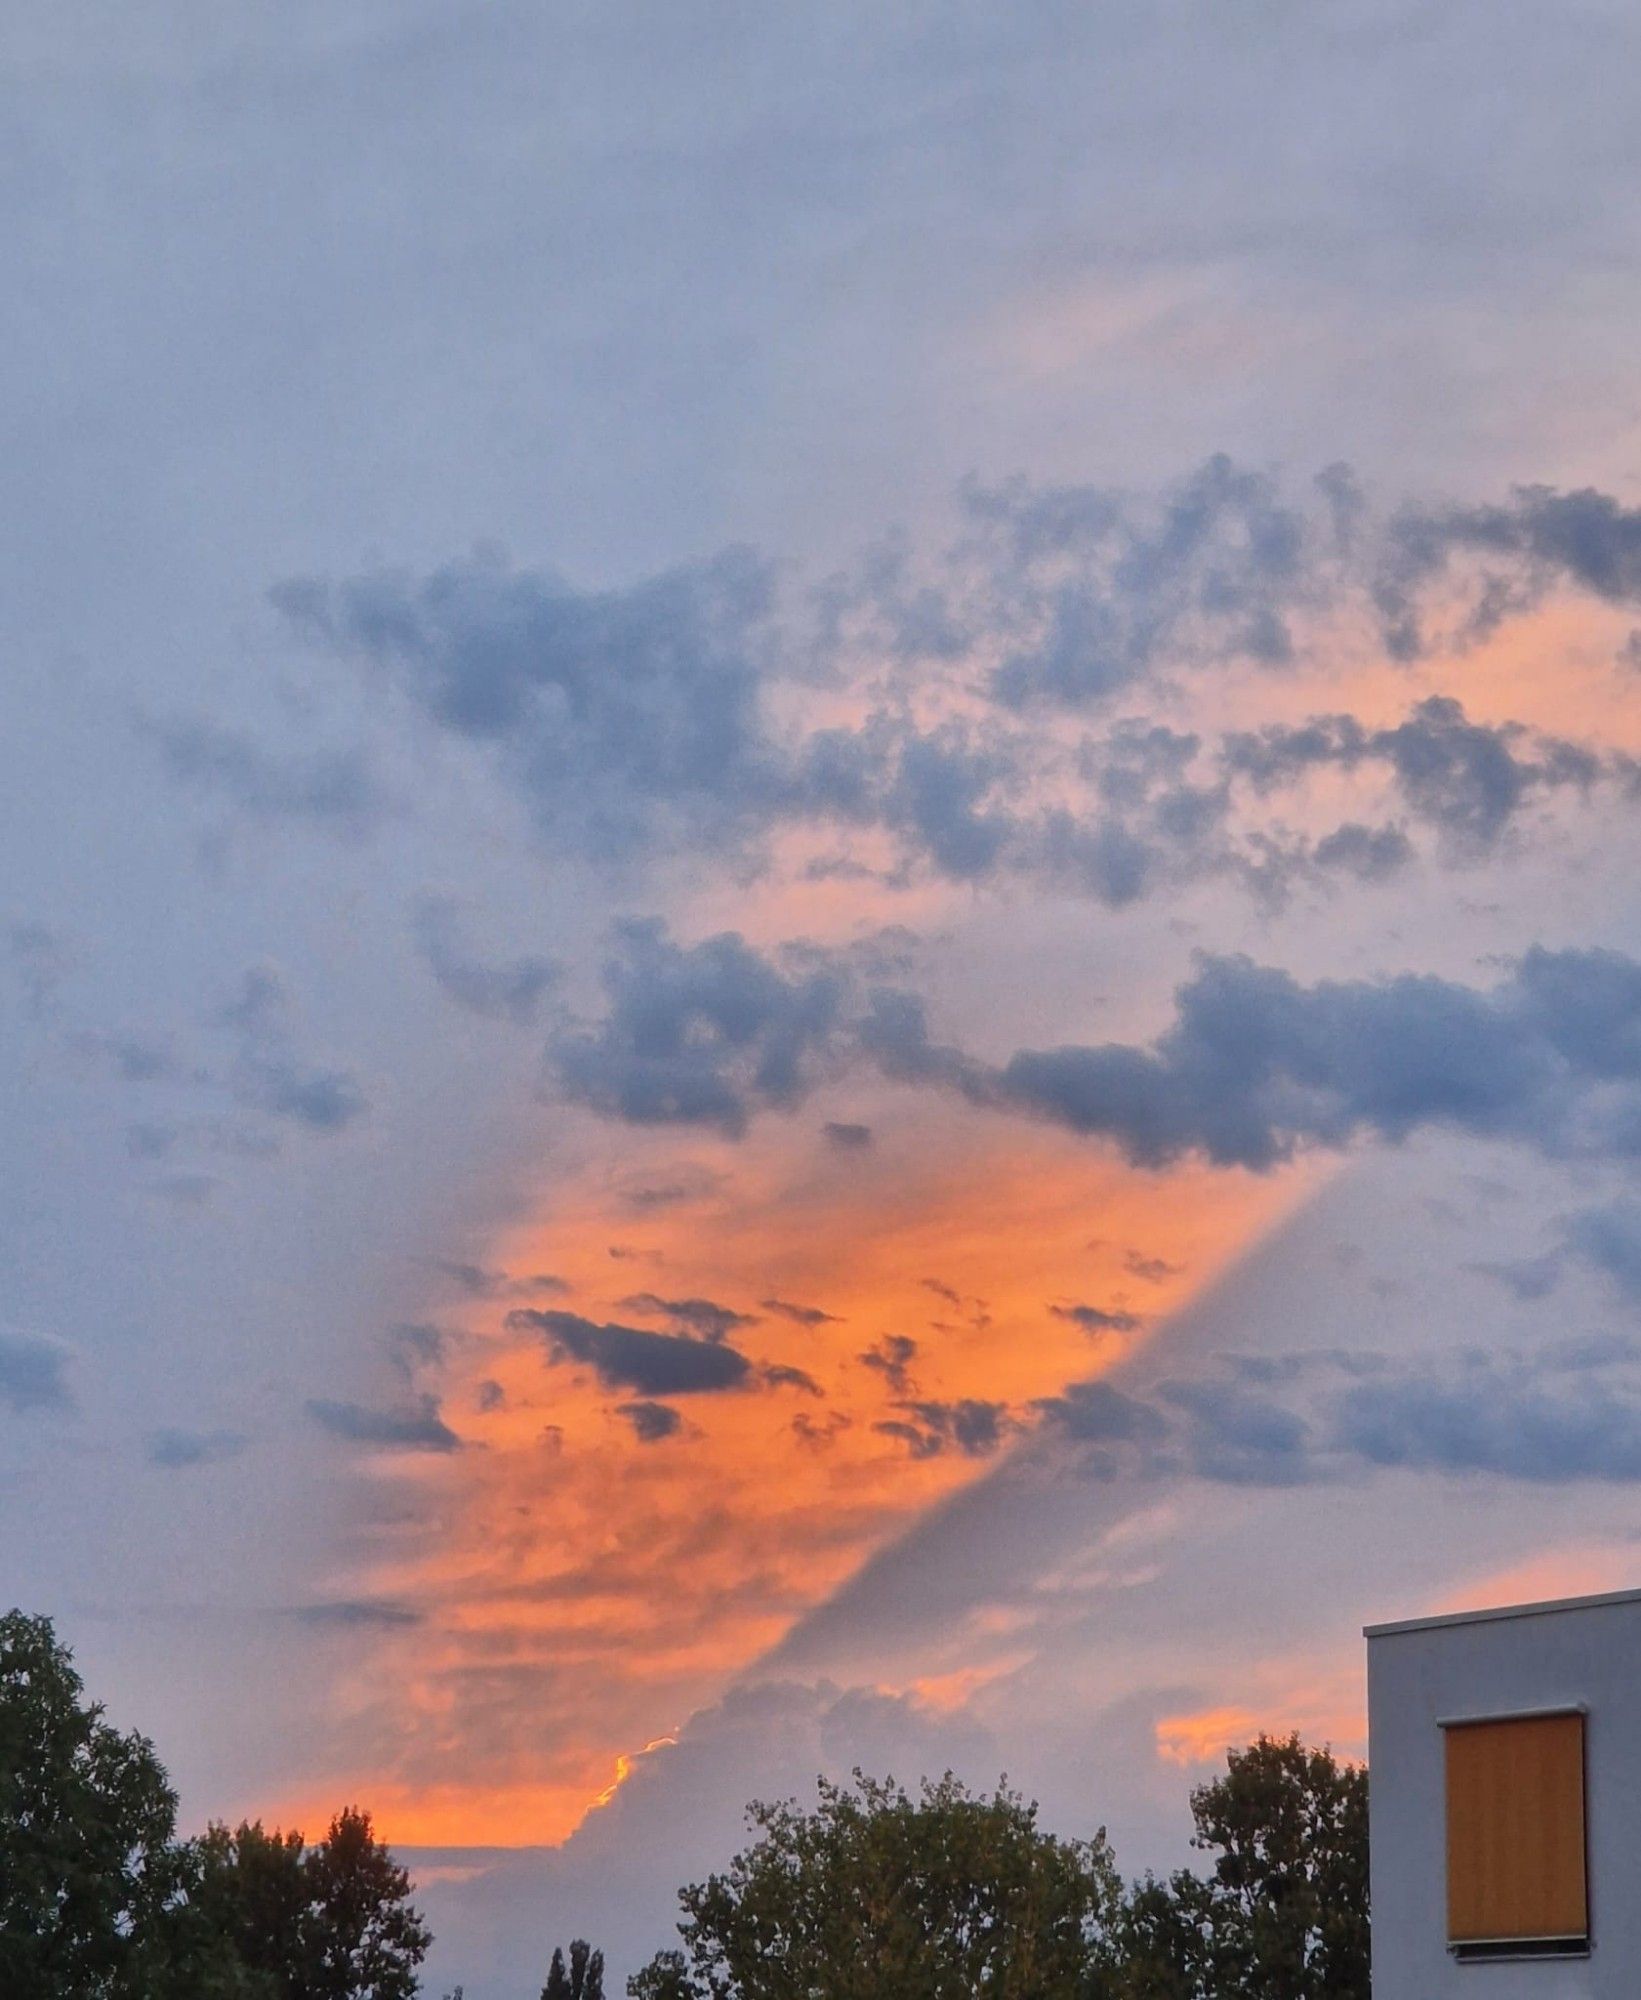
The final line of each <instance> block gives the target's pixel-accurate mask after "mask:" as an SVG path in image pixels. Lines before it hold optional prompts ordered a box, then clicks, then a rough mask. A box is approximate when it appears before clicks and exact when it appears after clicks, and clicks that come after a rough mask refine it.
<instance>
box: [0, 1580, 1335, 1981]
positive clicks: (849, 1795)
mask: <svg viewBox="0 0 1641 2000" xmlns="http://www.w3.org/2000/svg"><path fill="white" fill-rule="evenodd" d="M176 1806H177V1801H176V1795H175V1793H174V1792H173V1791H172V1789H171V1786H170V1784H169V1782H168V1780H167V1778H166V1775H165V1772H164V1770H163V1768H162V1767H161V1765H160V1762H159V1760H158V1758H157V1757H156V1756H155V1754H154V1749H153V1746H152V1745H151V1744H150V1743H149V1742H148V1740H147V1739H146V1738H145V1737H142V1736H139V1735H136V1734H130V1735H123V1734H121V1733H120V1732H119V1731H118V1730H116V1729H113V1728H112V1727H110V1726H109V1724H108V1723H107V1722H105V1721H104V1719H103V1715H102V1711H101V1708H100V1707H99V1706H98V1705H97V1704H95V1703H90V1702H87V1701H86V1700H85V1699H84V1691H83V1689H82V1686H81V1683H80V1679H79V1676H78V1675H77V1674H76V1673H75V1671H74V1668H73V1664H72V1662H71V1660H70V1659H69V1656H68V1653H67V1651H66V1649H65V1648H64V1647H63V1646H61V1645H60V1644H59V1643H58V1641H57V1639H56V1637H55V1635H54V1633H53V1631H52V1628H51V1625H50V1623H49V1622H48V1621H47V1620H46V1619H43V1618H28V1617H25V1616H24V1615H23V1614H22V1613H20V1612H11V1613H9V1614H7V1615H5V1616H4V1617H0V1995H5V1996H7V2000H11V1996H13V1995H15V1996H17V2000H36V1996H38V2000H48V1996H49V2000H410V1996H412V1995H414V1994H415V1993H416V1992H417V1990H418V1988H417V1968H418V1966H419V1965H420V1963H421V1961H422V1959H423V1957H424V1956H425V1955H426V1952H427V1949H428V1947H429V1945H430V1944H431V1942H432V1938H431V1935H430V1933H429V1932H428V1929H427V1927H426V1925H425V1924H424V1923H423V1922H422V1920H421V1917H420V1916H419V1915H418V1913H417V1912H416V1910H415V1909H414V1908H413V1907H412V1906H411V1903H410V1883H409V1878H408V1876H407V1875H406V1873H405V1871H404V1869H402V1868H401V1867H399V1866H398V1864H397V1863H396V1862H395V1861H394V1860H393V1858H392V1856H391V1854H390V1853H389V1852H388V1850H387V1848H386V1847H385V1846H384V1845H383V1844H382V1842H380V1841H379V1840H377V1839H376V1837H375V1834H374V1832H373V1831H372V1827H371V1821H370V1815H369V1814H368V1813H364V1812H358V1811H355V1810H354V1809H352V1808H349V1809H347V1810H346V1811H343V1812H341V1813H339V1814H337V1816H336V1817H335V1818H334V1819H333V1820H332V1822H331V1824H330V1828H329V1831H328V1832H327V1833H326V1835H325V1837H324V1839H323V1840H320V1841H317V1842H314V1843H312V1844H309V1843H308V1842H306V1841H304V1839H303V1837H302V1836H301V1835H300V1834H299V1833H281V1832H278V1831H274V1832H270V1831H268V1830H267V1829H266V1828H265V1827H263V1826H262V1825H261V1824H260V1823H259V1822H256V1823H247V1824H242V1825H240V1826H238V1827H235V1828H232V1829H230V1828H228V1827H226V1826H220V1825H213V1826H211V1827H209V1828H208V1829H207V1831H206V1832H205V1833H204V1834H203V1835H201V1836H199V1837H198V1838H197V1839H193V1840H178V1839H177V1837H176ZM1191 1810H1192V1814H1193V1817H1194V1819H1195V1822H1196V1834H1195V1839H1194V1842H1193V1844H1194V1846H1196V1847H1197V1848H1198V1849H1199V1850H1200V1851H1201V1853H1202V1854H1203V1855H1204V1857H1205V1859H1206V1865H1205V1866H1204V1867H1203V1868H1202V1869H1201V1870H1200V1871H1199V1870H1193V1869H1180V1870H1178V1871H1177V1872H1175V1873H1174V1874H1172V1875H1170V1876H1168V1877H1167V1878H1166V1879H1161V1880H1159V1879H1158V1878H1157V1877H1155V1876H1150V1875H1148V1876H1146V1877H1145V1878H1144V1879H1143V1880H1141V1881H1139V1882H1136V1883H1133V1884H1131V1885H1129V1886H1127V1887H1125V1886H1124V1884H1123V1882H1122V1880H1121V1878H1120V1877H1119V1875H1118V1873H1117V1869H1116V1865H1115V1862H1114V1861H1113V1858H1112V1854H1111V1850H1110V1847H1109V1845H1108V1843H1107V1841H1106V1838H1105V1834H1104V1832H1103V1830H1102V1831H1101V1832H1099V1833H1097V1834H1095V1836H1094V1837H1093V1839H1092V1840H1081V1841H1080V1840H1063V1839H1060V1838H1058V1837H1056V1836H1055V1835H1053V1834H1050V1833H1047V1832H1045V1831H1044V1830H1043V1829H1042V1828H1041V1827H1040V1826H1039V1825H1038V1824H1037V1808H1036V1806H1035V1805H1034V1804H1031V1803H1028V1802H1027V1801H1025V1800H1024V1799H1022V1798H1021V1797H1020V1796H1019V1795H1018V1794H1017V1793H1014V1792H1011V1791H1009V1790H1007V1788H1006V1787H1004V1786H999V1788H998V1789H997V1790H996V1791H995V1792H993V1793H991V1794H990V1795H985V1794H975V1793H972V1792H970V1791H969V1790H967V1789H966V1788H965V1787H964V1786H963V1785H962V1784H960V1783H959V1782H958V1781H957V1780H956V1779H955V1778H953V1777H952V1776H951V1775H950V1774H949V1773H948V1774H947V1775H946V1776H945V1777H944V1778H942V1779H939V1780H938V1781H928V1780H925V1781H924V1783H923V1784H922V1785H921V1787H920V1788H919V1790H918V1791H917V1792H916V1793H910V1792H907V1791H906V1790H905V1789H904V1788H902V1787H901V1786H899V1785H897V1784H895V1783H894V1782H893V1781H892V1780H881V1781H880V1780H877V1779H873V1778H868V1777H865V1776H863V1775H862V1774H861V1773H860V1772H858V1771H857V1772H856V1773H855V1776H854V1781H853V1783H852V1784H850V1785H834V1784H829V1783H827V1782H826V1781H825V1780H822V1781H821V1782H820V1787H819V1793H818V1799H817V1803H816V1804H815V1806H814V1807H813V1808H811V1809H809V1810H804V1809H802V1808H800V1807H799V1806H798V1805H797V1804H796V1802H794V1801H791V1800H787V1801H782V1802H778V1803H776V1804H772V1805H767V1804H755V1805H753V1806H752V1807H750V1808H749V1819H750V1822H751V1825H752V1828H753V1831H754V1833H755V1836H756V1837H755V1838H754V1840H753V1841H752V1843H751V1844H750V1845H749V1846H748V1847H747V1848H746V1849H745V1850H744V1851H743V1852H742V1853H740V1854H738V1855H736V1856H735V1857H734V1859H733V1860H732V1861H731V1862H730V1863H729V1865H728V1867H727V1868H726V1869H725V1870H724V1871H723V1872H722V1873H721V1874H715V1875H710V1876H708V1878H707V1880H706V1881H705V1882H700V1883H694V1884H691V1885H690V1886H688V1887H686V1888H684V1889H682V1890H681V1891H680V1892H679V1901H680V1905H681V1908H682V1912H683V1914H682V1920H681V1921H680V1923H679V1926H678V1930H679V1936H680V1939H681V1947H680V1948H678V1949H674V1950H671V1951H664V1952H661V1953H659V1954H658V1955H657V1956H656V1957H655V1958H654V1959H652V1960H651V1961H650V1963H649V1964H648V1965H647V1966H645V1967H644V1968H643V1969H642V1971H640V1972H638V1973H636V1974H635V1975H634V1976H633V1978H632V1979H631V1980H630V1981H629V1982H628V1986H627V1992H628V1994H629V1995H630V1996H632V2000H1368V1885H1367V1773H1366V1772H1365V1771H1363V1770H1360V1769H1356V1768H1353V1767H1351V1766H1348V1765H1341V1764H1340V1763H1338V1762H1337V1761H1336V1760H1335V1759H1334V1758H1333V1757H1332V1756H1331V1755H1330V1754H1329V1753H1328V1752H1327V1751H1326V1750H1315V1749H1309V1748H1307V1747H1306V1746H1305V1745H1303V1744H1302V1743H1301V1742H1300V1741H1299V1739H1298V1737H1297V1736H1290V1737H1287V1738H1285V1739H1271V1738H1267V1737H1261V1738H1260V1739H1259V1741H1258V1742H1257V1743H1255V1744H1253V1745H1251V1746H1250V1747H1249V1748H1247V1749H1245V1750H1233V1751H1232V1752H1231V1753H1230V1757H1229V1760H1228V1766H1227V1769H1226V1772H1225V1774H1224V1776H1223V1777H1220V1778H1218V1779H1216V1780H1215V1781H1214V1782H1213V1783H1211V1784H1207V1785H1202V1786H1199V1787H1198V1788H1197V1790H1196V1791H1194V1792H1193V1793H1192V1795H1191ZM459 1995H460V1989H459V1988H458V1989H457V1994H456V1995H455V1996H451V2000H459ZM541 2000H605V1989H604V1955H603V1953H602V1952H601V1951H595V1950H594V1949H593V1948H592V1947H591V1945H589V1944H588V1943H587V1941H586V1940H585V1939H583V1938H577V1939H576V1940H575V1941H574V1942H573V1943H572V1944H571V1946H570V1948H569V1952H568V1956H566V1954H565V1952H564V1951H563V1950H562V1949H560V1950H556V1951H555V1952H554V1953H553V1956H552V1960H551V1963H550V1965H549V1968H548V1972H547V1981H546V1984H545V1986H544V1987H543V1988H542V1992H541Z"/></svg>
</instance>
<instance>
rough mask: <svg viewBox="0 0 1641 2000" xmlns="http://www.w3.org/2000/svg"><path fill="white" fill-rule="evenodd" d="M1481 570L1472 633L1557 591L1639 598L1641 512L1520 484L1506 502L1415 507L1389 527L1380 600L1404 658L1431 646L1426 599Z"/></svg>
mask: <svg viewBox="0 0 1641 2000" xmlns="http://www.w3.org/2000/svg"><path fill="white" fill-rule="evenodd" d="M1465 558H1471V559H1474V560H1475V561H1476V562H1477V563H1479V564H1480V565H1482V566H1483V569H1484V576H1483V582H1482V585H1481V587H1480V589H1479V591H1478V593H1477V595H1476V599H1475V602H1474V603H1473V605H1472V606H1471V608H1470V611H1469V614H1468V619H1467V628H1468V629H1469V630H1470V631H1472V632H1474V631H1478V630H1487V629H1490V628H1491V627H1492V626H1494V625H1496V624H1497V623H1498V622H1499V620H1500V618H1501V617H1502V616H1504V615H1506V614H1507V613H1509V612H1520V611H1523V610H1527V609H1530V608H1531V607H1532V605H1534V604H1535V603H1536V602H1538V600H1539V599H1540V598H1541V597H1542V596H1543V595H1544V594H1545V592H1546V591H1548V590H1549V589H1551V588H1552V587H1555V586H1558V585H1561V586H1568V585H1570V586H1571V587H1573V588H1575V589H1578V590H1583V591H1588V592H1589V593H1590V594H1591V595H1592V596H1594V597H1597V598H1600V599H1602V600H1603V601H1605V602H1606V603H1609V604H1633V603H1635V602H1637V601H1641V509H1636V508H1632V507H1625V506H1624V505H1623V504H1622V503H1621V502H1620V501H1618V500H1615V499H1614V498H1613V497H1612V496H1611V495H1610V494H1607V493H1599V492H1597V491H1595V490H1594V489H1593V488H1590V487H1583V488H1580V489H1579V490H1577V491H1575V492H1571V493H1560V492H1557V491H1556V490H1555V488H1553V487H1550V486H1521V487H1517V488H1516V490H1515V492H1514V493H1513V494H1512V495H1511V497H1510V499H1509V500H1508V501H1507V502H1505V503H1504V504H1503V505H1484V506H1456V507H1448V508H1419V507H1409V508H1405V509H1404V510H1402V512H1401V513H1399V514H1398V515H1397V516H1396V517H1395V518H1394V519H1393V520H1392V521H1391V522H1390V524H1389V526H1388V528H1387V530H1386V533H1385V538H1384V542H1383V545H1382V549H1381V551H1380V553H1379V556H1378V559H1377V567H1376V570H1375V574H1374V578H1373V596H1374V601H1375V603H1376V605H1377V607H1378V609H1379V612H1380V614H1381V616H1382V618H1383V620H1384V625H1385V635H1386V642H1387V644H1388V645H1389V647H1390V650H1391V652H1392V653H1393V654H1394V655H1395V656H1396V657H1398V658H1403V659H1411V658H1414V657H1416V656H1417V655H1418V654H1419V653H1421V652H1422V651H1424V650H1425V647H1426V643H1427V640H1426V635H1425V632H1424V630H1423V627H1422V624H1421V618H1420V613H1421V609H1422V604H1423V600H1424V599H1425V598H1427V597H1428V596H1430V595H1432V594H1434V593H1435V592H1436V591H1437V590H1438V589H1439V588H1441V587H1442V586H1445V585H1447V584H1448V582H1449V578H1450V572H1451V571H1452V569H1453V568H1454V566H1455V564H1456V563H1457V562H1459V561H1461V560H1462V559H1465Z"/></svg>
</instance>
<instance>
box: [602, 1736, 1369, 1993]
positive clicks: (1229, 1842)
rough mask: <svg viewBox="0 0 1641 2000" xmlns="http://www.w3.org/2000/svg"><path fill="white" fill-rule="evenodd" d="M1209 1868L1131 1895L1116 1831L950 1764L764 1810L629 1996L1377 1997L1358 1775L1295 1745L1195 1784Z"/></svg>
mask: <svg viewBox="0 0 1641 2000" xmlns="http://www.w3.org/2000/svg"><path fill="white" fill-rule="evenodd" d="M1191 1809H1192V1813H1193V1815H1194V1817H1195V1820H1196V1835H1195V1839H1194V1842H1193V1845H1195V1846H1196V1847H1198V1848H1199V1849H1201V1850H1203V1851H1204V1852H1205V1853H1207V1854H1211V1855H1212V1856H1213V1863H1212V1867H1211V1868H1210V1870H1209V1871H1208V1872H1207V1873H1206V1874H1205V1875H1199V1874H1196V1873H1194V1872H1192V1871H1191V1870H1188V1869H1181V1870H1180V1871H1179V1872H1178V1873H1176V1874H1174V1875H1172V1876H1170V1877H1169V1878H1168V1879H1167V1880H1166V1881H1158V1880H1157V1879H1156V1878H1155V1877H1154V1876H1147V1877H1146V1878H1145V1879H1144V1880H1143V1881H1140V1882H1137V1883H1135V1884H1134V1885H1133V1886H1132V1887H1131V1888H1129V1889H1126V1890H1125V1889H1124V1887H1123V1885H1122V1883H1121V1880H1120V1878H1119V1877H1118V1874H1117V1870H1116V1867H1115V1864H1114V1862H1113V1860H1112V1857H1111V1850H1110V1847H1109V1846H1108V1844H1107V1842H1106V1838H1105V1834H1104V1832H1103V1831H1102V1832H1100V1833H1098V1834H1096V1835H1095V1836H1094V1838H1093V1839H1092V1840H1088V1841H1074V1840H1060V1839H1057V1838H1056V1837H1055V1836H1054V1835H1052V1834H1049V1833H1045V1832H1044V1831H1043V1830H1042V1829H1041V1828H1040V1827H1039V1826H1038V1825H1037V1808H1036V1807H1035V1805H1031V1804H1028V1803H1026V1802H1025V1801H1024V1800H1022V1799H1021V1798H1020V1797H1019V1796H1018V1795H1017V1794H1016V1793H1013V1792H1010V1791H1007V1790H1006V1789H1003V1788H999V1789H998V1790H997V1791H996V1792H995V1793H994V1794H992V1795H991V1796H990V1797H984V1796H980V1797H977V1796H975V1795H974V1794H972V1793H970V1792H969V1791H967V1790H966V1789H965V1788H964V1787H963V1786H962V1785H960V1784H959V1783H958V1782H957V1781H956V1780H955V1779H954V1778H952V1777H951V1776H950V1775H949V1774H948V1775H947V1776H946V1777H945V1778H943V1779H941V1780H940V1781H939V1782H938V1783H929V1782H927V1781H925V1783H924V1784H923V1786H922V1788H921V1790H920V1791H919V1792H918V1793H917V1794H916V1795H913V1794H910V1793H908V1792H906V1791H904V1790H903V1789H902V1788H900V1787H899V1786H897V1785H895V1784H893V1783H892V1782H891V1783H880V1782H878V1781H876V1780H874V1779H871V1778H867V1777H863V1776H862V1775H861V1774H860V1773H859V1772H858V1771H857V1772H856V1774H855V1781H854V1784H853V1786H851V1787H844V1786H836V1785H829V1784H827V1783H825V1782H824V1781H823V1782H822V1784H821V1786H820V1796H819V1803H818V1805H817V1806H816V1807H815V1809H814V1810H813V1811H811V1812H802V1811H800V1810H799V1809H798V1807H797V1806H796V1805H794V1804H792V1803H790V1802H787V1803H782V1804H777V1805H754V1806H753V1807H752V1808H751V1811H750V1818H751V1821H752V1824H753V1826H754V1827H755V1829H756V1830H757V1832H758V1835H759V1838H758V1839H757V1840H755V1841H754V1842H753V1844H752V1845H751V1846H750V1847H749V1848H748V1849H747V1850H746V1851H745V1852H744V1853H742V1854H738V1855H737V1856H736V1857H735V1859H734V1860H733V1861H732V1862H731V1863H730V1865H729V1867H728V1868H727V1869H726V1870H725V1871H724V1873H723V1874H721V1875H712V1876H709V1877H708V1878H707V1880H706V1881H705V1882H702V1883H696V1884H693V1885H692V1886H690V1887H688V1888H686V1889H684V1890H682V1891H680V1895H679V1900H680V1903H681V1904H682V1907H683V1919H682V1921H681V1922H680V1924H679V1926H678V1929H679V1934H680V1936H681V1938H682V1940H683V1946H682V1949H681V1950H673V1951H666V1952H662V1953H660V1954H659V1955H658V1956H657V1957H655V1958H654V1959H652V1960H651V1961H650V1963H649V1964H648V1965H647V1966H646V1967H645V1968H644V1969H643V1970H642V1971H641V1972H639V1973H637V1974H636V1975H635V1976H634V1978H633V1979H632V1980H631V1981H630V1982H629V1984H628V1988H627V1991H628V1993H629V1995H631V1996H632V2000H814V1996H816V1995H824V1996H825V2000H890V1996H894V2000H1368V1926H1367V1773H1366V1772H1365V1771H1362V1770H1357V1769H1353V1768H1351V1767H1349V1766H1343V1765H1340V1764H1339V1763H1337V1762H1336V1761H1335V1760H1334V1758H1333V1757H1332V1756H1331V1755H1329V1753H1328V1752H1327V1751H1325V1750H1310V1749H1307V1748H1305V1746H1304V1745H1302V1744H1301V1743H1300V1741H1299V1739H1298V1737H1297V1736H1291V1737H1288V1738H1286V1739H1282V1740H1272V1739H1270V1738H1267V1737H1261V1738H1260V1740H1259V1741H1258V1742H1257V1743H1255V1744H1254V1745H1252V1746H1251V1747H1250V1748H1249V1749H1246V1750H1236V1751H1232V1752H1231V1755H1230V1759H1229V1768H1228V1769H1227V1771H1226V1774H1225V1776H1224V1777H1222V1778H1220V1779H1218V1780H1216V1781H1215V1782H1214V1783H1213V1784H1209V1785H1203V1786H1201V1787H1199V1788H1198V1789H1197V1790H1196V1791H1195V1792H1193V1794H1192V1796H1191Z"/></svg>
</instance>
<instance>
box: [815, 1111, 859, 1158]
mask: <svg viewBox="0 0 1641 2000" xmlns="http://www.w3.org/2000/svg"><path fill="white" fill-rule="evenodd" d="M821 1130H822V1131H823V1132H824V1133H825V1135H826V1141H827V1144H828V1145H831V1146H836V1147H837V1148H838V1150H839V1151H840V1152H844V1153H858V1152H861V1151H863V1150H864V1149H865V1148H866V1147H867V1146H869V1145H871V1143H872V1128H871V1126H870V1125H850V1124H846V1123H841V1122H840V1121H839V1120H837V1119H835V1118H833V1119H828V1120H827V1122H826V1123H825V1124H824V1125H823V1126H822V1127H821Z"/></svg>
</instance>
